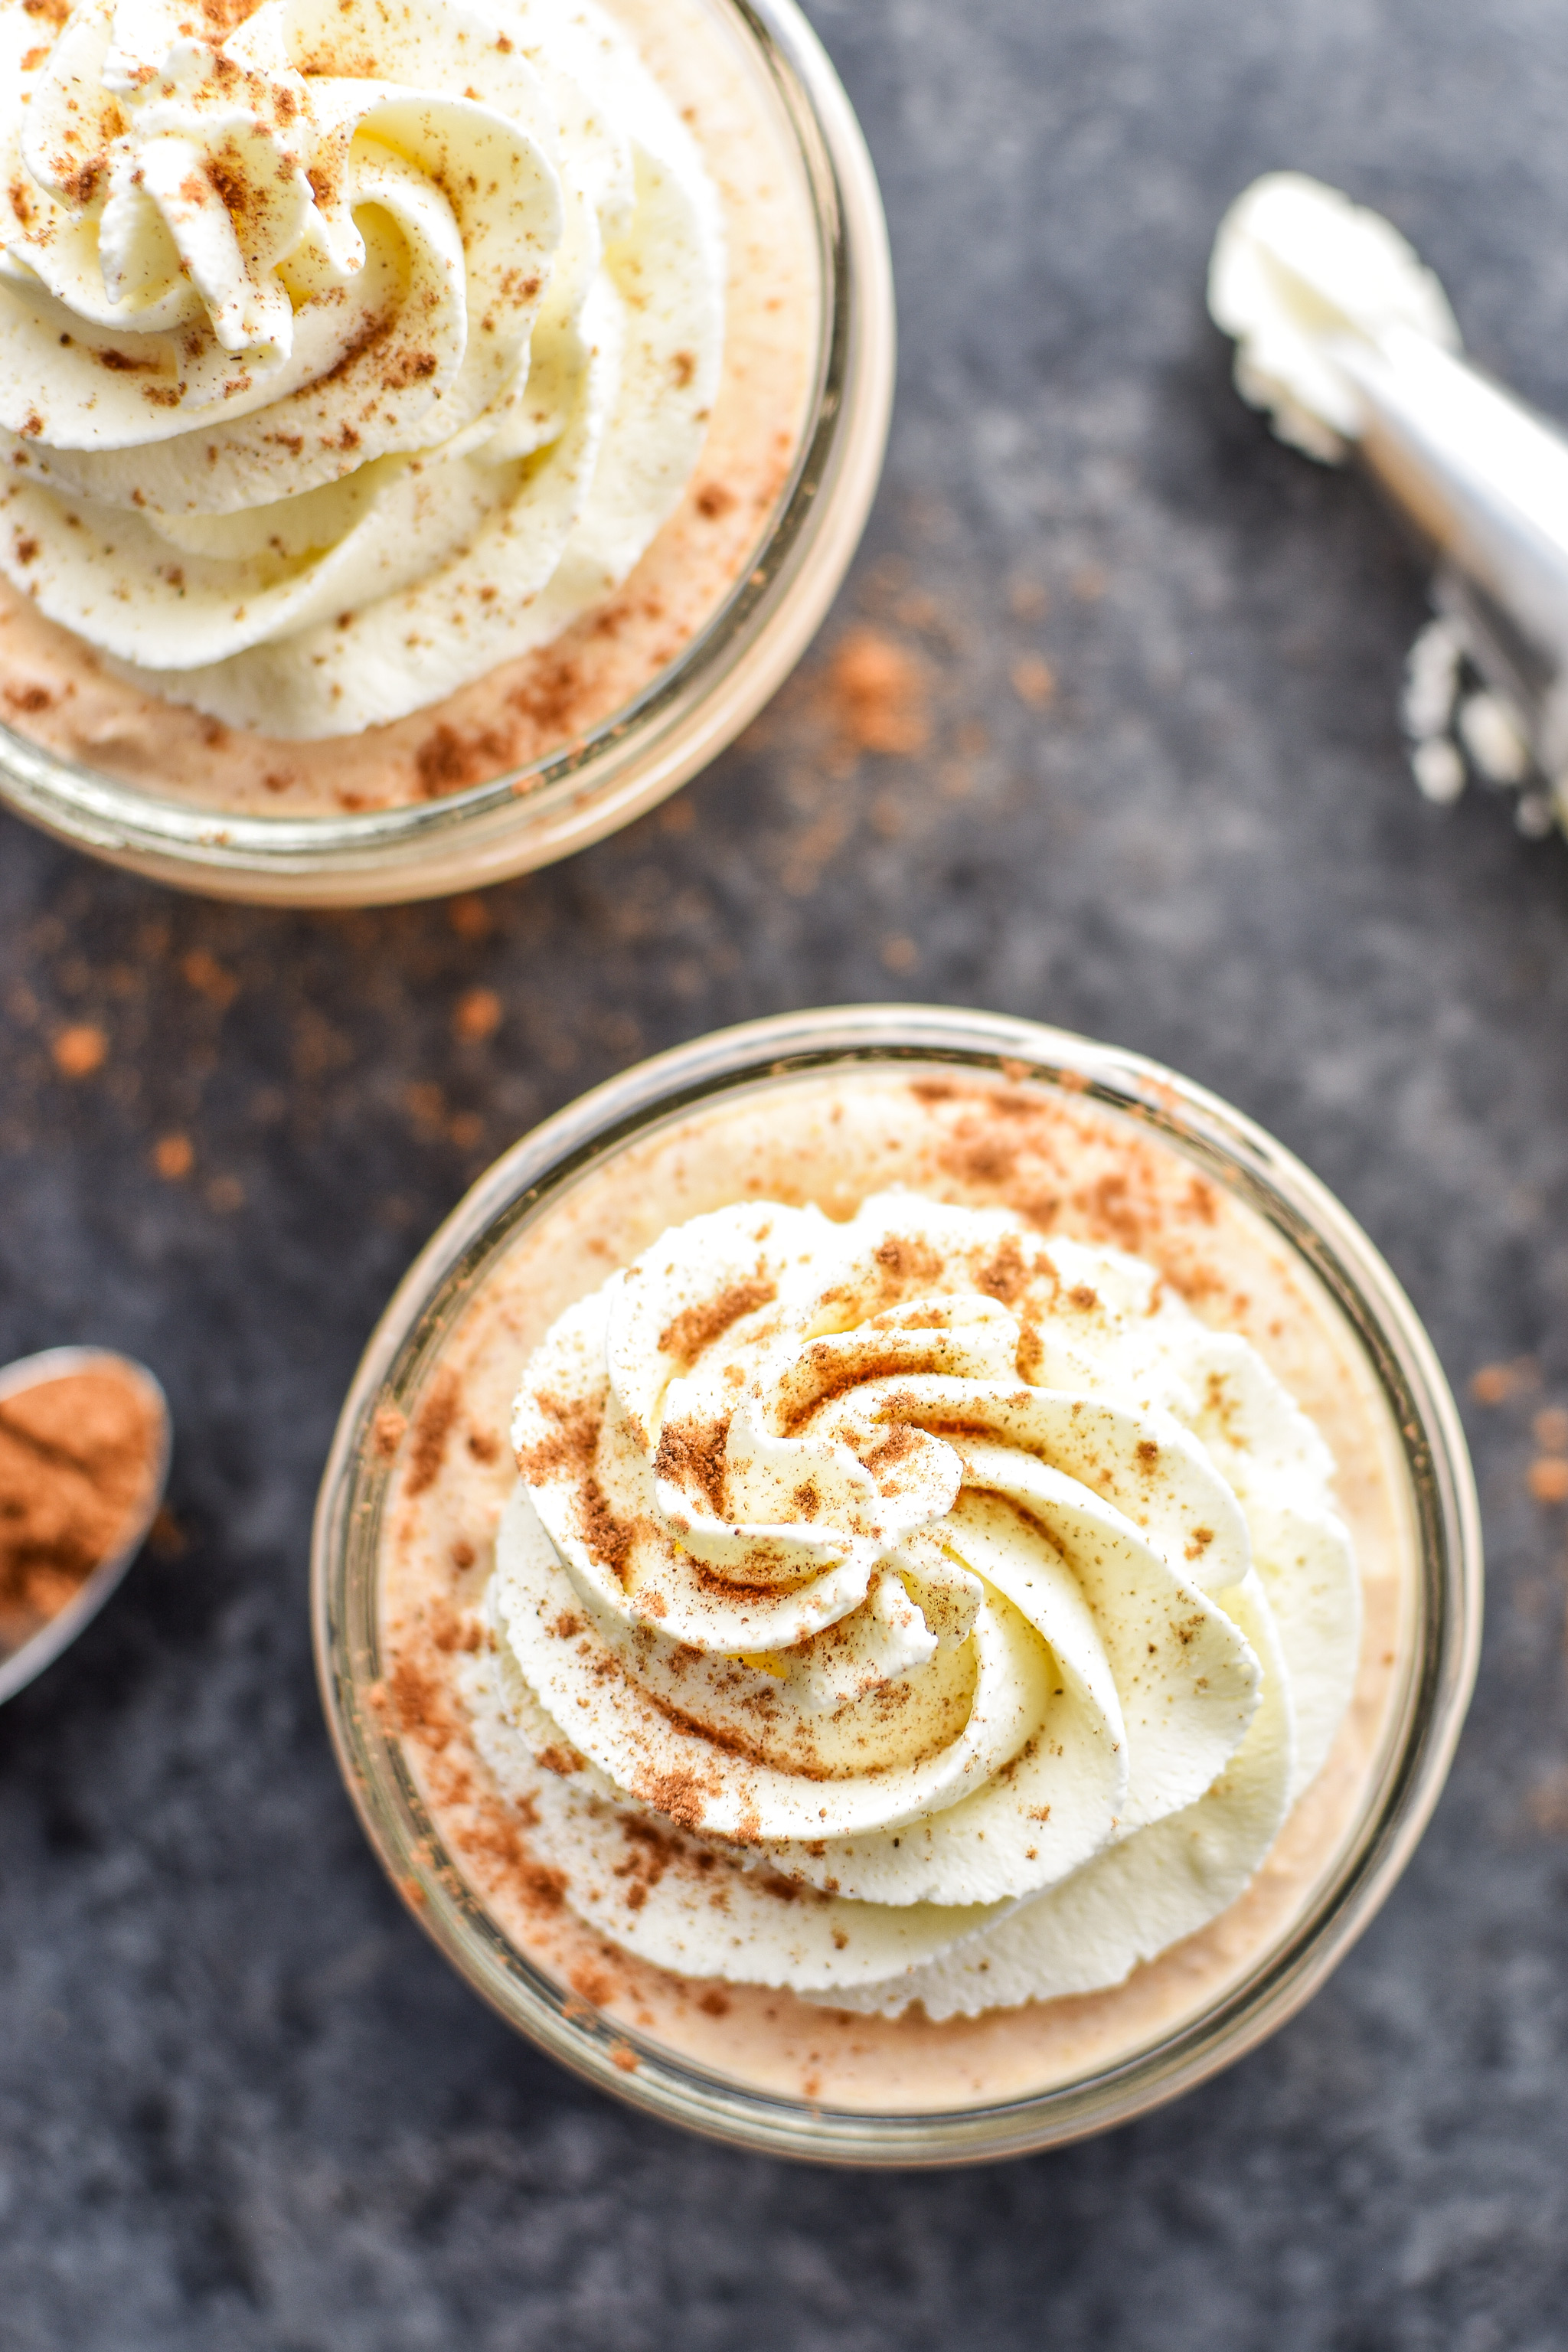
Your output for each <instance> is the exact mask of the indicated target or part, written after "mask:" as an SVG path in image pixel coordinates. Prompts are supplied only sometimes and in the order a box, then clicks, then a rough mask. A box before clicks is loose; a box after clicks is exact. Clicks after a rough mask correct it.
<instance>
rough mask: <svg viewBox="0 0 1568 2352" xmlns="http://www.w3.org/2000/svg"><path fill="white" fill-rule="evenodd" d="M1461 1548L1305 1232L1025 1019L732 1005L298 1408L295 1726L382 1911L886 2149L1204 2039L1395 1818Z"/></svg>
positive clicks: (431, 1262)
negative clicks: (319, 1695)
mask: <svg viewBox="0 0 1568 2352" xmlns="http://www.w3.org/2000/svg"><path fill="white" fill-rule="evenodd" d="M316 1605H317V1612H318V1620H317V1622H318V1637H319V1642H320V1658H321V1673H322V1680H323V1689H324V1692H325V1695H326V1699H327V1706H328V1711H329V1715H330V1717H331V1722H332V1726H333V1730H334V1735H335V1737H336V1738H337V1741H338V1744H339V1749H340V1754H341V1756H342V1759H343V1762H344V1766H345V1770H346V1772H347V1775H348V1779H349V1783H350V1786H351V1789H352V1790H353V1792H354V1794H355V1797H356V1801H357V1802H358V1803H359V1805H360V1808H361V1811H362V1814H363V1818H364V1820H365V1822H366V1825H367V1827H368V1829H369V1831H370V1833H371V1835H372V1837H373V1839H374V1842H375V1843H376V1845H377V1847H378V1849H379V1850H380V1851H381V1853H382V1854H383V1856H384V1859H385V1861H386V1862H387V1864H388V1867H389V1868H390V1869H391V1870H392V1871H393V1873H394V1874H395V1877H396V1878H397V1879H398V1881H399V1883H400V1884H401V1885H403V1887H404V1888H405V1893H406V1894H407V1895H408V1896H409V1898H410V1900H411V1902H412V1903H413V1904H414V1906H415V1907H416V1912H417V1916H419V1917H420V1918H421V1919H422V1920H423V1921H424V1923H425V1924H426V1926H427V1927H429V1929H430V1930H431V1932H432V1933H433V1934H434V1935H435V1936H436V1937H437V1940H438V1941H439V1942H440V1943H441V1945H442V1946H443V1948H445V1949H446V1950H447V1953H448V1954H449V1956H450V1957H451V1958H453V1959H454V1960H455V1962H456V1963H457V1965H458V1967H459V1968H460V1969H462V1970H463V1972H464V1973H465V1974H466V1975H467V1976H468V1978H469V1979H470V1980H471V1981H472V1982H473V1983H474V1984H475V1985H476V1986H477V1987H478V1988H479V1990H481V1991H482V1992H484V1993H485V1994H486V1995H487V1996H488V1997H489V1999H490V2000H492V2001H494V2002H495V2003H496V2004H497V2005H498V2006H499V2007H500V2009H501V2010H502V2011H503V2012H504V2013H506V2014H507V2015H508V2016H510V2018H511V2019H512V2020H513V2021H515V2022H516V2023H518V2024H519V2025H520V2026H521V2027H522V2028H523V2030H524V2031H526V2032H531V2033H532V2034H534V2035H535V2036H536V2037H537V2038H538V2039H540V2040H541V2041H542V2042H544V2043H545V2044H546V2046H548V2047H550V2048H552V2050H554V2051H556V2052H557V2053H558V2054H560V2055H561V2056H563V2058H565V2059H566V2060H567V2062H568V2063H573V2064H574V2065H576V2066H578V2067H580V2068H581V2069H583V2070H584V2071H585V2072H587V2073H590V2074H594V2075H595V2077H596V2078H597V2079H599V2080H601V2081H602V2082H604V2083H605V2084H608V2085H609V2086H610V2087H613V2088H616V2089H617V2090H620V2091H622V2092H623V2093H624V2094H626V2095H628V2096H630V2097H632V2098H634V2099H637V2100H638V2101H639V2102H641V2103H642V2104H645V2105H648V2106H651V2107H654V2108H656V2109H658V2111H660V2112H662V2113H665V2114H667V2115H669V2116H675V2117H678V2118H679V2119H681V2120H684V2121H687V2122H689V2123H691V2124H694V2125H696V2126H699V2127H700V2128H702V2129H706V2130H709V2131H713V2132H717V2133H720V2134H721V2135H724V2136H727V2137H733V2138H735V2139H737V2140H740V2141H743V2142H745V2143H747V2144H749V2145H754V2146H766V2147H777V2148H781V2149H784V2150H787V2151H790V2152H793V2153H797V2154H809V2155H815V2156H818V2157H824V2158H842V2159H846V2160H853V2161H857V2162H865V2161H883V2162H910V2163H918V2162H935V2161H944V2160H952V2159H953V2158H963V2157H975V2156H982V2155H994V2154H1000V2153H1005V2152H1011V2151H1014V2150H1019V2149H1023V2148H1027V2147H1038V2146H1042V2145H1046V2144H1048V2143H1049V2142H1051V2141H1053V2140H1058V2139H1062V2138H1066V2137H1073V2136H1075V2135H1076V2134H1079V2133H1081V2132H1083V2131H1086V2130H1092V2129H1095V2128H1098V2127H1100V2126H1103V2125H1104V2124H1107V2123H1110V2122H1113V2121H1117V2120H1121V2119H1122V2118H1124V2117H1125V2116H1129V2115H1131V2114H1133V2113H1136V2112H1139V2111H1140V2110H1141V2109H1142V2108H1143V2107H1145V2106H1147V2105H1152V2104H1153V2103H1154V2102H1155V2101H1157V2100H1159V2099H1161V2098H1163V2097H1166V2096H1169V2095H1172V2094H1173V2092H1174V2091H1176V2090H1178V2089H1180V2088H1182V2087H1184V2085H1185V2084H1189V2083H1191V2082H1193V2081H1194V2080H1196V2079H1199V2078H1200V2077H1201V2076H1202V2075H1204V2074H1207V2073H1209V2072H1211V2071H1212V2070H1213V2069H1214V2068H1215V2066H1217V2065H1219V2064H1222V2063H1226V2061H1227V2060H1228V2059H1229V2058H1231V2057H1233V2056H1235V2055H1237V2054H1238V2053H1239V2052H1240V2051H1241V2050H1243V2049H1245V2048H1247V2046H1249V2045H1250V2043H1251V2042H1255V2041H1256V2040H1257V2039H1258V2038H1259V2036H1260V2035H1261V2034H1263V2033H1265V2032H1268V2031H1269V2030H1271V2028H1272V2027H1273V2026H1274V2025H1275V2024H1277V2023H1279V2021H1281V2020H1282V2018H1283V2017H1284V2016H1286V2015H1288V2014H1289V2012H1290V2011H1291V2010H1292V2009H1293V2008H1294V2007H1295V2006H1296V2005H1297V2004H1298V2003H1299V2002H1300V2000H1302V1999H1304V1998H1305V1997H1306V1995H1307V1994H1308V1993H1309V1992H1310V1990H1312V1988H1313V1987H1314V1986H1315V1984H1316V1983H1317V1982H1319V1981H1320V1980H1321V1977H1322V1976H1323V1974H1324V1973H1325V1972H1326V1970H1327V1969H1329V1968H1330V1967H1331V1965H1332V1964H1333V1962H1334V1960H1335V1959H1336V1958H1338V1956H1339V1955H1340V1954H1341V1952H1342V1950H1343V1949H1344V1948H1345V1947H1346V1945H1347V1944H1348V1942H1349V1941H1350V1939H1351V1938H1352V1937H1353V1935H1354V1934H1355V1933H1356V1932H1357V1931H1358V1929H1359V1927H1361V1926H1362V1925H1363V1924H1364V1921H1365V1920H1366V1918H1367V1917H1368V1916H1370V1915H1371V1912H1372V1910H1373V1908H1374V1907H1375V1905H1376V1903H1377V1902H1378V1901H1379V1900H1380V1899H1381V1897H1382V1895H1383V1894H1384V1893H1385V1892H1386V1890H1387V1887H1388V1885H1390V1884H1391V1883H1392V1880H1393V1877H1394V1875H1395V1874H1396V1873H1397V1870H1398V1868H1399V1867H1400V1866H1401V1864H1402V1863H1403V1861H1404V1859H1405V1855H1406V1854H1407V1853H1408V1852H1409V1850H1410V1847H1411V1845H1412V1843H1414V1840H1415V1836H1416V1835H1417V1834H1418V1832H1419V1830H1420V1827H1421V1825H1422V1823H1423V1822H1424V1821H1425V1818H1426V1813H1427V1811H1429V1810H1430V1807H1431V1804H1432V1803H1433V1802H1434V1801H1435V1799H1436V1792H1437V1790H1438V1788H1439V1787H1440V1785H1441V1780H1442V1777H1443V1774H1444V1772H1445V1770H1446V1769H1447V1759H1448V1755H1449V1753H1450V1752H1451V1748H1452V1744H1453V1740H1454V1738H1455V1737H1456V1736H1457V1732H1458V1723H1459V1720H1460V1717H1461V1716H1462V1712H1463V1707H1464V1704H1465V1700H1466V1697H1467V1696H1468V1686H1469V1680H1470V1677H1471V1675H1472V1673H1473V1666H1474V1655H1475V1644H1476V1639H1477V1633H1478V1627H1479V1549H1478V1538H1477V1534H1476V1523H1475V1509H1474V1497H1473V1493H1472V1489H1471V1485H1470V1479H1469V1473H1468V1462H1467V1458H1466V1455H1465V1453H1464V1449H1463V1444H1462V1440H1461V1439H1460V1437H1459V1435H1458V1426H1457V1422H1456V1420H1455V1416H1454V1413H1453V1408H1452V1404H1451V1401H1450V1400H1449V1398H1448V1396H1447V1391H1446V1389H1445V1387H1444V1385H1443V1382H1442V1377H1441V1374H1440V1372H1439V1371H1438V1370H1437V1368H1436V1364H1435V1362H1434V1360H1433V1359H1432V1356H1431V1352H1430V1349H1429V1347H1428V1346H1427V1343H1426V1340H1425V1338H1424V1336H1423V1335H1422V1333H1421V1331H1420V1329H1419V1327H1418V1325H1417V1324H1416V1323H1415V1318H1414V1317H1413V1315H1412V1314H1411V1311H1410V1309H1409V1307H1408V1305H1407V1304H1406V1302H1405V1300H1404V1298H1403V1297H1402V1295H1401V1294H1400V1292H1399V1291H1398V1289H1397V1286H1395V1285H1394V1281H1393V1279H1392V1277H1391V1276H1389V1274H1388V1272H1387V1270H1386V1268H1385V1267H1384V1265H1383V1264H1382V1262H1381V1260H1379V1259H1378V1258H1377V1256H1376V1255H1375V1253H1374V1252H1373V1250H1372V1248H1371V1246H1370V1244H1368V1243H1367V1242H1366V1240H1365V1239H1364V1237H1363V1235H1362V1234H1360V1233H1359V1232H1358V1231H1357V1229H1356V1228H1355V1227H1354V1226H1353V1224H1352V1223H1351V1221H1350V1220H1349V1218H1348V1217H1347V1216H1346V1215H1345V1213H1344V1212H1343V1211H1342V1210H1341V1209H1339V1208H1338V1207H1337V1205H1336V1204H1335V1203H1334V1202H1332V1201H1331V1200H1330V1199H1329V1197H1328V1196H1327V1195H1326V1194H1325V1193H1324V1192H1322V1190H1321V1187H1320V1186H1318V1185H1317V1184H1316V1183H1315V1182H1314V1181H1313V1180H1312V1179H1311V1178H1310V1176H1308V1175H1307V1174H1306V1172H1305V1171H1303V1170H1302V1169H1300V1166H1299V1165H1298V1164H1297V1163H1296V1162H1294V1161H1293V1160H1290V1159H1289V1155H1287V1154H1285V1153H1284V1152H1283V1151H1281V1150H1279V1147H1278V1146H1276V1145H1274V1144H1272V1143H1271V1142H1270V1141H1269V1140H1268V1139H1267V1138H1265V1137H1263V1136H1262V1135H1260V1134H1259V1132H1258V1130H1257V1129H1254V1128H1252V1127H1251V1126H1250V1125H1249V1124H1248V1123H1247V1121H1245V1120H1243V1119H1241V1118H1239V1117H1238V1116H1237V1114H1235V1113H1233V1112H1230V1111H1228V1110H1227V1109H1226V1108H1225V1107H1224V1106H1222V1105H1220V1104H1217V1103H1215V1101H1214V1100H1213V1099H1212V1097H1206V1096H1205V1095H1203V1094H1202V1093H1201V1092H1200V1091H1199V1090H1197V1089H1195V1088H1193V1087H1189V1086H1187V1085H1186V1084H1185V1083H1184V1081H1182V1080H1180V1079H1178V1078H1175V1077H1173V1076H1172V1075H1171V1074H1170V1073H1168V1072H1164V1071H1162V1070H1159V1069H1157V1068H1155V1067H1154V1066H1152V1065H1149V1064H1147V1063H1144V1062H1142V1061H1139V1060H1138V1059H1137V1058H1136V1057H1133V1056H1130V1055H1121V1054H1119V1053H1116V1052H1114V1051H1113V1050H1111V1049H1110V1048H1105V1047H1100V1046H1095V1045H1088V1044H1085V1043H1084V1042H1083V1041H1082V1040H1079V1039H1075V1038H1071V1037H1068V1036H1066V1035H1064V1034H1061V1033H1058V1032H1053V1031H1049V1030H1044V1029H1040V1028H1037V1027H1035V1026H1033V1025H1032V1024H1026V1023H1020V1022H1011V1021H1005V1020H1002V1019H1000V1018H995V1017H991V1016H986V1015H982V1014H976V1013H952V1012H937V1011H930V1012H922V1011H920V1010H913V1011H911V1010H910V1009H909V1008H902V1007H900V1008H885V1009H878V1008H868V1009H850V1010H847V1011H843V1012H836V1013H817V1014H806V1015H802V1016H798V1017H794V1018H789V1019H784V1020H781V1021H775V1022H764V1023H761V1024H755V1025H754V1026H752V1027H751V1028H749V1029H745V1030H740V1031H734V1032H730V1033H726V1034H722V1035H720V1036H717V1037H712V1038H708V1039H704V1040H700V1041H698V1043H696V1044H694V1045H690V1046H688V1047H684V1048H681V1049H679V1051H677V1052H676V1053H674V1054H671V1055H665V1056H663V1057H662V1058H661V1059H660V1060H659V1061H658V1062H655V1063H652V1064H648V1065H646V1066H644V1067H643V1068H641V1069H640V1070H636V1071H632V1072H629V1073H627V1074H626V1076H624V1077H622V1078H620V1079H617V1080H616V1081H613V1082H612V1084H611V1085H610V1086H608V1087H602V1088H600V1089H599V1090H598V1092H597V1093H596V1094H595V1095H593V1096H589V1097H586V1098H584V1101H583V1102H581V1103H579V1104H577V1105H574V1106H573V1107H572V1108H570V1109H568V1110H567V1111H564V1112H563V1113H561V1114H560V1115H559V1117H558V1118H555V1119H553V1120H552V1121H550V1122H548V1123H547V1125H546V1126H545V1127H544V1128H542V1129H540V1130H538V1132H537V1133H536V1134H535V1135H533V1136H531V1137H530V1138H528V1139H525V1140H524V1141H523V1142H522V1143H521V1144H520V1145H518V1146H517V1147H516V1148H515V1150H513V1152H511V1153H510V1154H509V1155H508V1156H507V1158H506V1159H504V1160H501V1161H500V1162H499V1163H498V1165H497V1167H496V1168H495V1169H494V1170H493V1171H491V1172H490V1174H489V1176H487V1177H486V1178H484V1179H482V1180H481V1181H480V1183H479V1185H478V1186H477V1187H476V1189H475V1192H473V1193H472V1194H471V1195H470V1197H469V1199H468V1202H465V1203H464V1204H463V1206H462V1207H461V1208H460V1209H459V1210H458V1212H457V1213H455V1215H454V1217H453V1218H452V1219H451V1220H450V1221H449V1222H448V1224H447V1227H445V1228H444V1229H443V1231H442V1232H441V1233H440V1234H437V1237H436V1239H435V1240H434V1241H433V1242H432V1244H430V1245H429V1247H428V1249H427V1250H426V1253H425V1255H424V1256H423V1257H422V1258H421V1259H420V1260H419V1261H418V1263H417V1264H416V1266H415V1267H414V1268H413V1270H412V1271H411V1273H410V1275H409V1276H408V1277H407V1279H406V1281H405V1284H404V1286H403V1287H402V1289H401V1290H400V1292H399V1294H398V1296H397V1297H396V1298H395V1300H394V1302H393V1304H392V1307H390V1308H389V1310H388V1314H387V1316H386V1318H385V1319H384V1323H383V1326H382V1328H381V1330H380V1331H379V1332H378V1334H377V1336H376V1338H375V1339H374V1341H373V1343H372V1346H371V1349H370V1350H369V1352H368V1353H367V1356H366V1359H365V1362H364V1364H363V1367H362V1370H361V1372H360V1375H359V1377H358V1379H357V1380H356V1381H355V1384H354V1388H353V1392H352V1394H351V1396H350V1399H349V1401H348V1403H347V1405H346V1407H345V1411H344V1415H343V1419H342V1424H341V1427H340V1431H339V1436H338V1441H337V1444H336V1446H335V1448H334V1453H333V1457H332V1462H331V1465H330V1468H329V1471H328V1475H327V1478H326V1481H325V1484H324V1486H323V1489H322V1499H321V1511H320V1516H319V1521H318V1539H317V1557H316Z"/></svg>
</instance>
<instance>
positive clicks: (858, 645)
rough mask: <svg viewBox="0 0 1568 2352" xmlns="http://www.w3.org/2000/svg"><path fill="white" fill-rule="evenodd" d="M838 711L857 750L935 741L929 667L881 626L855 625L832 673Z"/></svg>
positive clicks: (909, 747) (921, 746) (906, 748)
mask: <svg viewBox="0 0 1568 2352" xmlns="http://www.w3.org/2000/svg"><path fill="white" fill-rule="evenodd" d="M828 677H829V686H830V690H831V693H832V698H833V703H834V716H835V718H836V719H837V723H838V727H839V730H840V732H841V733H842V734H843V735H844V737H845V738H846V739H847V741H848V742H849V743H850V744H852V745H853V746H854V747H855V749H857V750H858V751H903V752H910V751H924V750H925V748H926V745H927V744H928V743H929V741H930V740H931V717H930V712H929V709H928V707H927V692H926V677H925V671H924V669H923V667H921V663H920V662H919V661H918V660H917V659H916V658H915V656H914V655H913V654H911V653H910V651H909V649H908V648H907V647H906V646H901V645H900V643H899V642H898V640H897V638H895V637H889V636H887V635H884V634H883V632H882V631H881V630H880V629H870V628H858V629H851V630H850V631H849V633H848V635H847V636H846V637H845V638H844V639H843V640H842V641H841V643H840V644H839V646H838V648H837V652H836V653H835V654H834V656H833V664H832V667H831V669H830V671H829V674H828Z"/></svg>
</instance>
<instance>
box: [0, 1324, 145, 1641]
mask: <svg viewBox="0 0 1568 2352" xmlns="http://www.w3.org/2000/svg"><path fill="white" fill-rule="evenodd" d="M161 1444H162V1429H161V1426H160V1419H159V1414H158V1412H157V1408H156V1405H155V1403H154V1401H153V1396H152V1395H150V1394H149V1393H148V1392H147V1391H146V1390H145V1389H144V1388H143V1387H142V1383H141V1382H140V1381H136V1380H134V1379H133V1377H132V1375H131V1374H130V1373H128V1372H121V1371H118V1370H115V1369H114V1367H113V1366H112V1365H111V1364H109V1363H104V1364H102V1365H100V1366H98V1367H95V1368H94V1369H93V1370H90V1371H88V1370H83V1371H79V1372H68V1373H65V1374H62V1375H61V1376H60V1377H59V1378H58V1379H55V1380H46V1381H39V1382H38V1383H37V1386H36V1387H34V1388H27V1389H20V1390H18V1391H16V1392H15V1393H14V1394H13V1395H11V1396H7V1397H4V1398H0V1652H5V1651H10V1650H14V1649H16V1647H17V1646H18V1645H19V1644H20V1643H23V1642H25V1641H26V1640H27V1639H28V1638H29V1636H30V1635H32V1634H34V1633H37V1630H38V1628H39V1626H40V1625H42V1624H46V1623H47V1622H48V1620H49V1619H50V1618H51V1617H53V1616H55V1615H56V1614H57V1613H58V1611H60V1610H61V1609H63V1608H64V1607H65V1605H66V1603H67V1601H69V1600H70V1599H71V1598H72V1596H73V1595H74V1594H75V1593H76V1591H78V1589H79V1586H80V1585H81V1584H82V1583H84V1582H85V1580H86V1579H87V1578H88V1577H89V1576H90V1575H91V1573H92V1571H93V1570H94V1569H95V1568H97V1567H98V1566H99V1565H100V1562H101V1561H103V1560H105V1559H109V1558H110V1555H111V1554H113V1553H114V1552H116V1551H118V1550H119V1549H120V1548H121V1544H123V1543H124V1542H125V1540H126V1538H127V1537H128V1536H129V1535H130V1533H131V1531H132V1528H133V1527H134V1526H135V1525H136V1523H137V1522H138V1520H140V1519H141V1518H142V1516H143V1515H144V1513H145V1512H146V1509H147V1507H148V1505H149V1503H150V1502H151V1500H152V1489H153V1482H154V1481H155V1479H156V1477H157V1475H158V1457H159V1454H160V1451H161Z"/></svg>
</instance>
